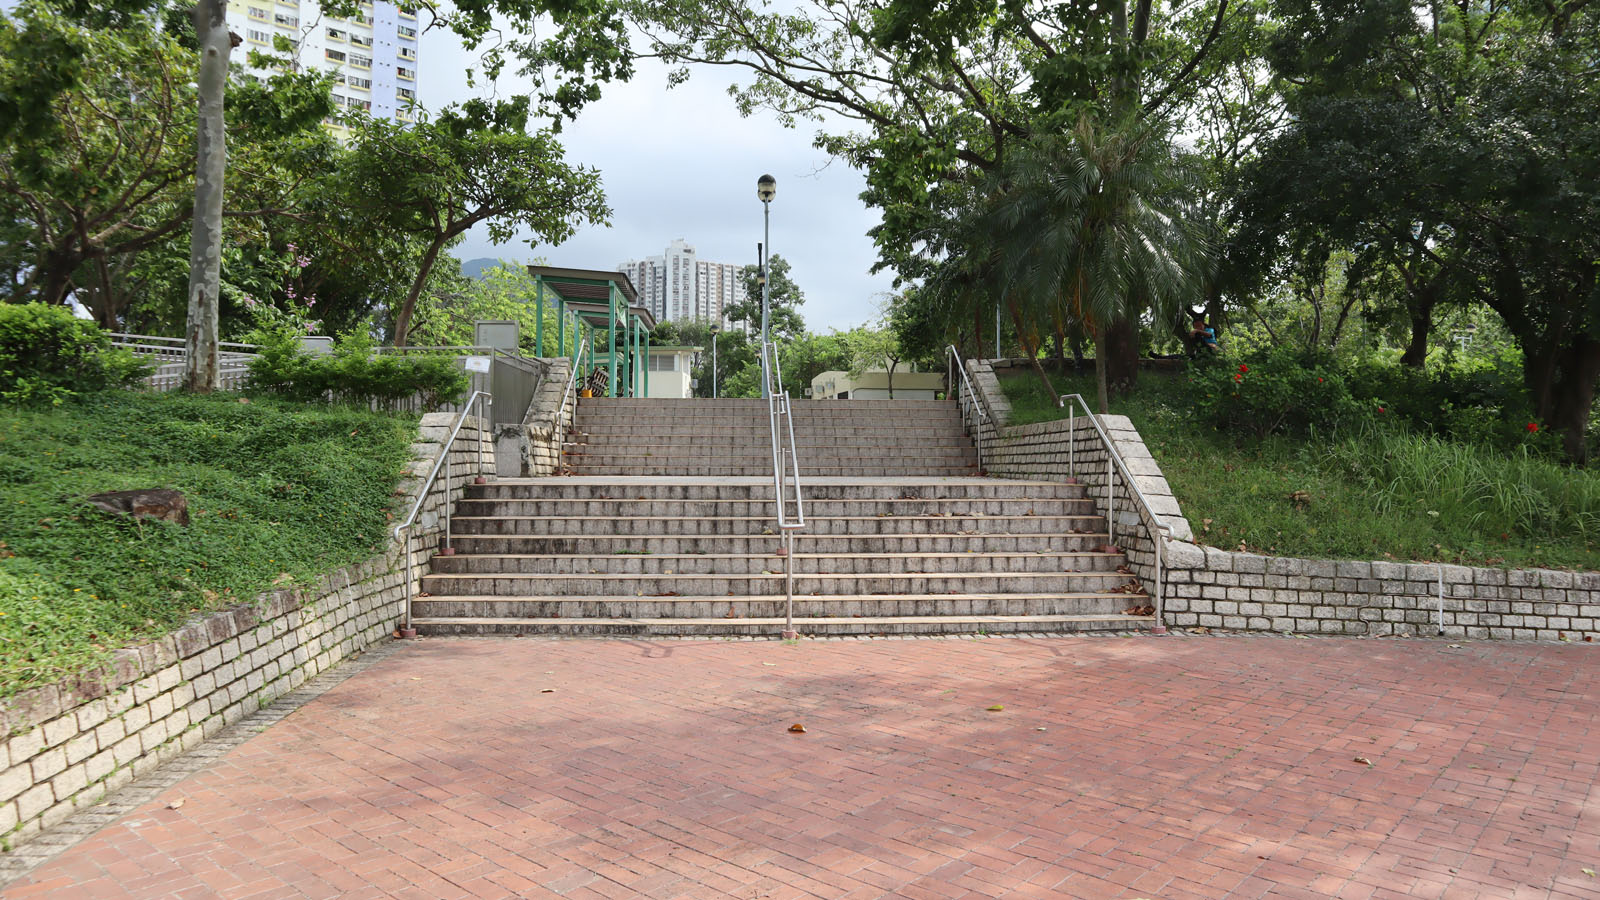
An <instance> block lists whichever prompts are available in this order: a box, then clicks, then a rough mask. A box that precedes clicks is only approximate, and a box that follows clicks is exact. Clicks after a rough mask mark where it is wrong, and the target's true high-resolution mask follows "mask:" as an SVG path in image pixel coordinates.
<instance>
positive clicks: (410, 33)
mask: <svg viewBox="0 0 1600 900" xmlns="http://www.w3.org/2000/svg"><path fill="white" fill-rule="evenodd" d="M394 30H395V31H398V32H399V33H400V36H401V37H408V38H414V37H416V36H417V30H416V29H415V28H412V27H411V26H410V25H396V26H395V29H394Z"/></svg>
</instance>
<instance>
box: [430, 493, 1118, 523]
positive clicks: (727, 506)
mask: <svg viewBox="0 0 1600 900" xmlns="http://www.w3.org/2000/svg"><path fill="white" fill-rule="evenodd" d="M808 493H809V492H808ZM805 508H806V515H808V516H861V517H865V516H872V517H874V518H876V517H879V516H885V517H888V516H904V515H938V514H943V515H966V516H977V515H982V516H986V517H988V516H994V517H1003V516H1007V515H1011V516H1015V515H1023V516H1059V515H1077V516H1085V515H1094V501H1092V500H1089V499H1087V498H1078V499H1071V500H1057V499H1043V498H1041V499H1036V500H1035V499H1028V500H1022V501H1018V500H1016V499H1004V500H1001V499H984V498H979V499H975V500H969V499H966V498H963V497H938V498H932V499H927V500H923V499H905V500H901V499H894V500H833V499H828V498H822V497H811V496H807V497H806V499H805ZM772 509H773V501H772V500H770V499H760V500H757V499H737V500H720V499H718V500H625V499H623V500H595V499H587V498H560V497H556V498H538V499H527V500H523V499H492V500H490V499H481V500H480V499H471V498H469V499H466V500H462V501H460V502H459V503H458V504H457V505H456V514H457V515H458V516H474V517H489V516H568V517H571V516H615V517H618V518H623V517H627V518H632V517H634V516H669V517H670V516H695V517H711V518H722V517H726V516H736V517H746V518H748V517H750V516H763V515H765V516H770V515H772Z"/></svg>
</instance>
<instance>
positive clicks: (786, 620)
mask: <svg viewBox="0 0 1600 900" xmlns="http://www.w3.org/2000/svg"><path fill="white" fill-rule="evenodd" d="M783 593H784V605H783V639H784V640H786V641H792V640H795V639H796V638H798V637H800V633H799V632H798V631H795V630H794V533H793V532H791V531H789V530H788V529H784V530H783Z"/></svg>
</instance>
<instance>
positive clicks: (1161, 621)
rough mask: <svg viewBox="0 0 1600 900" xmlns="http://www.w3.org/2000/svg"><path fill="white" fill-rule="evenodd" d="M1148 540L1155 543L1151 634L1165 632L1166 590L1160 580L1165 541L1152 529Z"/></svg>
mask: <svg viewBox="0 0 1600 900" xmlns="http://www.w3.org/2000/svg"><path fill="white" fill-rule="evenodd" d="M1150 540H1151V542H1152V543H1154V544H1155V545H1156V602H1155V613H1156V624H1155V627H1154V628H1151V629H1150V633H1151V634H1166V633H1167V604H1166V591H1165V590H1163V589H1162V580H1161V545H1162V544H1163V543H1165V542H1166V538H1165V537H1163V536H1162V534H1161V532H1159V531H1156V530H1154V529H1152V530H1151V532H1150Z"/></svg>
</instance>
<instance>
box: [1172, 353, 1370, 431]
mask: <svg viewBox="0 0 1600 900" xmlns="http://www.w3.org/2000/svg"><path fill="white" fill-rule="evenodd" d="M1189 385H1190V386H1191V389H1192V390H1193V393H1192V395H1191V397H1190V401H1191V405H1192V406H1193V407H1194V409H1195V410H1196V412H1197V414H1198V416H1199V418H1200V419H1201V420H1202V421H1204V422H1206V423H1207V424H1210V425H1211V426H1213V427H1215V428H1217V429H1218V430H1221V431H1243V432H1247V433H1249V434H1251V435H1253V436H1255V437H1257V438H1262V437H1266V436H1267V435H1269V434H1290V435H1305V434H1309V433H1311V432H1313V431H1323V432H1328V431H1335V430H1337V429H1339V428H1341V427H1344V426H1348V425H1352V424H1354V423H1356V422H1357V421H1359V420H1360V419H1361V418H1362V413H1363V410H1362V408H1361V406H1360V405H1359V404H1358V403H1357V402H1356V400H1355V398H1354V397H1353V396H1352V394H1351V391H1350V386H1349V384H1348V382H1347V380H1346V378H1345V376H1344V374H1343V372H1341V371H1340V369H1339V367H1338V366H1337V365H1336V364H1335V363H1334V362H1333V360H1332V359H1331V358H1329V357H1326V356H1322V355H1317V354H1309V353H1302V352H1297V351H1294V350H1286V349H1272V350H1265V351H1261V352H1257V353H1252V354H1249V355H1247V356H1245V357H1243V358H1240V359H1226V360H1224V359H1215V360H1206V361H1203V362H1201V363H1197V364H1196V365H1195V366H1194V367H1193V368H1192V370H1191V374H1190V381H1189ZM1373 412H1376V408H1374V410H1373Z"/></svg>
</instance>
